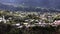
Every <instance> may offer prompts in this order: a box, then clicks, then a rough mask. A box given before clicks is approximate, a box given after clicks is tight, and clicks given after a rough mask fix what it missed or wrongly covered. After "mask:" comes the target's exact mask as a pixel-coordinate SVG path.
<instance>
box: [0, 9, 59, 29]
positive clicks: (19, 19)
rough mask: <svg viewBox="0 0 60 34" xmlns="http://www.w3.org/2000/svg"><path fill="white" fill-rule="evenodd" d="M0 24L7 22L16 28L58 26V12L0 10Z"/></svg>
mask: <svg viewBox="0 0 60 34" xmlns="http://www.w3.org/2000/svg"><path fill="white" fill-rule="evenodd" d="M0 24H7V25H11V26H13V27H16V28H18V29H22V28H24V27H25V28H29V27H35V26H37V27H38V26H39V27H43V28H45V27H51V26H52V27H58V26H60V13H58V12H55V13H48V12H46V13H41V12H22V11H16V12H15V11H6V10H0ZM25 28H24V29H25Z"/></svg>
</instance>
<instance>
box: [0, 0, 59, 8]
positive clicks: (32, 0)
mask: <svg viewBox="0 0 60 34" xmlns="http://www.w3.org/2000/svg"><path fill="white" fill-rule="evenodd" d="M24 2H27V3H26V5H29V4H30V5H33V4H34V5H39V6H43V7H44V6H48V7H60V0H0V3H3V4H13V5H14V4H15V5H17V4H23V3H24Z"/></svg>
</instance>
